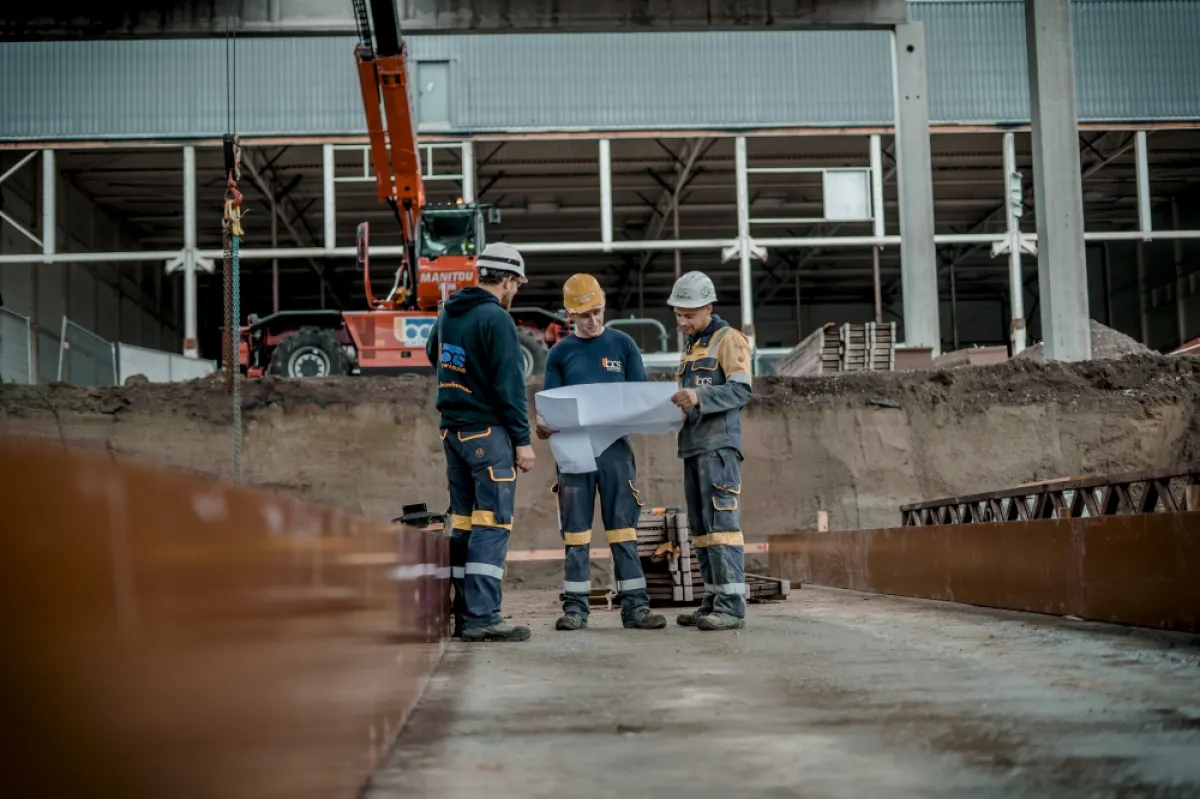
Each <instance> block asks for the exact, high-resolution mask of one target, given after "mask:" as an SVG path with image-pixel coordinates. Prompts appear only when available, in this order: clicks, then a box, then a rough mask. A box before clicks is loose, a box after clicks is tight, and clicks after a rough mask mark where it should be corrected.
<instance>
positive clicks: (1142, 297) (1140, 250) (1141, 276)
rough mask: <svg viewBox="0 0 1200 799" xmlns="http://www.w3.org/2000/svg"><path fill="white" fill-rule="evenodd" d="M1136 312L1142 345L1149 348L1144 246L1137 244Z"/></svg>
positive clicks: (1148, 315) (1148, 314) (1148, 301)
mask: <svg viewBox="0 0 1200 799" xmlns="http://www.w3.org/2000/svg"><path fill="white" fill-rule="evenodd" d="M1137 278H1138V281H1137V285H1138V311H1139V312H1140V314H1141V322H1142V344H1144V345H1145V346H1147V347H1149V346H1150V298H1149V295H1148V294H1147V292H1146V246H1145V245H1144V244H1142V243H1141V242H1140V241H1139V242H1138V243H1137Z"/></svg>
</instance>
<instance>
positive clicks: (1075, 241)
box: [1025, 0, 1092, 361]
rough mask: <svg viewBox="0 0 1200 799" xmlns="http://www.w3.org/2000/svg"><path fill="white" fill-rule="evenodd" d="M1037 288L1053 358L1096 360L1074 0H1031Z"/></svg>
mask: <svg viewBox="0 0 1200 799" xmlns="http://www.w3.org/2000/svg"><path fill="white" fill-rule="evenodd" d="M1025 45H1026V51H1027V56H1028V61H1029V98H1030V105H1031V107H1032V122H1033V124H1032V132H1033V181H1034V195H1035V196H1036V197H1037V203H1036V205H1035V208H1036V211H1037V229H1038V287H1039V297H1040V301H1041V311H1042V338H1043V339H1044V340H1045V350H1046V359H1047V360H1059V361H1085V360H1089V359H1090V358H1091V357H1092V341H1091V332H1090V328H1089V325H1088V296H1087V258H1086V253H1085V250H1084V235H1083V227H1084V223H1083V185H1082V179H1081V176H1080V167H1079V125H1078V120H1077V118H1076V107H1075V47H1074V43H1073V40H1072V34H1071V4H1070V0H1025Z"/></svg>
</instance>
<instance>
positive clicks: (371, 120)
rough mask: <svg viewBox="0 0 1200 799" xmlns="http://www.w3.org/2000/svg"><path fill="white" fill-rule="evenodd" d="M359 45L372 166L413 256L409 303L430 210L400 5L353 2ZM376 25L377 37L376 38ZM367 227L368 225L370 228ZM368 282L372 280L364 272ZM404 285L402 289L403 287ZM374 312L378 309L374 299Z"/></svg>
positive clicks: (408, 263) (380, 0)
mask: <svg viewBox="0 0 1200 799" xmlns="http://www.w3.org/2000/svg"><path fill="white" fill-rule="evenodd" d="M353 2H354V13H355V16H356V18H357V24H358V31H359V44H358V46H356V47H355V48H354V54H355V56H356V58H357V60H358V82H359V87H360V89H361V90H362V98H363V108H364V109H365V110H366V115H367V135H368V138H369V140H370V143H371V163H372V166H373V167H374V169H375V188H376V191H377V193H378V195H379V201H380V202H386V203H387V204H388V205H389V206H390V207H391V209H392V211H393V213H395V214H396V219H397V220H398V221H399V222H400V232H401V236H402V239H403V244H404V249H405V252H406V253H407V255H406V256H405V258H404V263H403V264H402V266H401V268H402V269H403V270H406V271H407V272H408V275H409V286H408V293H409V294H410V295H411V296H410V297H405V298H404V300H405V301H408V300H409V299H411V298H415V295H416V286H417V279H418V269H419V265H418V253H417V232H418V231H417V225H418V221H419V220H420V218H421V211H422V210H423V209H424V207H425V186H424V183H423V181H422V179H421V159H420V153H419V150H418V147H417V124H416V115H415V114H414V113H413V107H412V96H411V87H410V85H409V81H408V48H407V46H406V45H405V43H404V41H403V40H402V39H401V37H400V15H399V12H398V11H397V9H396V0H370V4H371V13H370V16H369V17H368V15H367V0H353ZM372 22H374V30H375V33H374V35H372ZM364 224H365V223H364ZM364 279H366V280H369V278H367V276H366V273H365V270H364ZM398 285H399V284H398ZM367 293H368V301H369V302H371V305H372V307H374V306H375V305H377V303H375V302H374V301H373V300H371V298H370V288H369V286H368V289H367Z"/></svg>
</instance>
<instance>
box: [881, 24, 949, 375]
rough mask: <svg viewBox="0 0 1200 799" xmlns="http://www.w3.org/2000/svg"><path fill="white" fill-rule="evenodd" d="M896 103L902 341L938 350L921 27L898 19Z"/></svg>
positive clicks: (894, 49) (895, 36)
mask: <svg viewBox="0 0 1200 799" xmlns="http://www.w3.org/2000/svg"><path fill="white" fill-rule="evenodd" d="M892 75H893V82H894V87H893V88H894V93H895V105H896V182H897V185H898V186H899V191H900V263H901V271H900V280H901V285H902V287H903V295H904V341H905V343H906V344H907V345H908V346H910V347H932V348H933V352H934V354H935V355H936V354H937V353H938V352H940V351H941V331H940V320H939V309H938V277H937V250H936V248H935V247H934V239H933V232H934V216H933V158H932V155H931V153H930V143H929V96H928V91H927V89H926V78H925V29H924V28H923V27H922V25H921V23H919V22H912V23H908V24H906V25H897V26H896V27H895V31H894V33H893V34H892Z"/></svg>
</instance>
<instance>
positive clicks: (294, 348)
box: [267, 327, 350, 377]
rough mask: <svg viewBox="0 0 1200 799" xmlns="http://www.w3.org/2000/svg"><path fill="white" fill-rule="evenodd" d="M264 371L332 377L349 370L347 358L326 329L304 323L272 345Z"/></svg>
mask: <svg viewBox="0 0 1200 799" xmlns="http://www.w3.org/2000/svg"><path fill="white" fill-rule="evenodd" d="M267 372H268V373H270V374H273V375H278V376H279V377H335V376H337V375H348V374H350V361H349V360H348V359H347V358H346V353H345V352H344V351H343V350H342V345H341V344H338V342H337V340H336V339H335V338H334V337H333V334H332V333H330V332H329V331H328V330H321V329H320V328H316V327H304V328H301V329H300V331H299V332H298V333H293V334H292V335H290V336H288V337H287V338H285V339H284V340H283V341H282V342H280V344H279V346H278V347H276V348H275V352H274V353H273V354H272V355H271V363H270V364H269V365H268V366H267Z"/></svg>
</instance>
